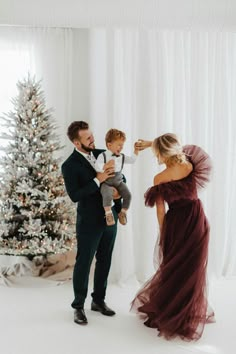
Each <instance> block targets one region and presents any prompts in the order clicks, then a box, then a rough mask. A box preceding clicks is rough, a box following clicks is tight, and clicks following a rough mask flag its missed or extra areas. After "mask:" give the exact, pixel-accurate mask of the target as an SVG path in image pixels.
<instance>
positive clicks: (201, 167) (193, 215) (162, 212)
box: [132, 134, 214, 340]
mask: <svg viewBox="0 0 236 354" xmlns="http://www.w3.org/2000/svg"><path fill="white" fill-rule="evenodd" d="M152 148H153V151H154V153H155V155H156V156H157V159H158V162H159V164H162V163H164V164H165V165H166V168H165V169H164V171H162V172H161V173H158V174H157V175H156V176H155V177H154V186H153V187H151V188H150V189H149V190H148V191H147V192H146V194H145V204H146V205H147V206H151V207H152V206H154V205H156V210H157V219H158V223H159V227H160V240H159V257H160V258H159V261H160V264H159V268H158V270H157V272H156V274H155V275H154V276H153V277H152V278H151V279H150V280H149V281H148V282H147V283H146V284H145V285H144V287H143V288H142V289H141V290H140V291H139V292H138V294H137V295H136V297H135V299H134V300H133V302H132V308H134V309H135V310H136V311H137V312H138V313H144V314H145V317H146V321H145V325H146V326H148V327H152V328H157V329H158V331H159V335H160V336H164V337H165V338H166V339H171V338H173V337H176V336H179V337H181V338H182V339H185V340H197V339H199V338H200V337H201V335H202V332H203V329H204V325H205V323H207V322H213V320H214V313H213V312H212V311H210V312H208V303H207V294H206V267H207V256H208V241H209V224H208V221H207V219H206V216H205V214H204V210H203V206H202V203H201V201H200V200H199V199H198V195H197V189H198V188H202V187H204V186H205V184H206V182H207V181H208V179H209V174H210V170H211V163H210V158H209V156H208V155H207V154H206V153H205V152H204V151H203V150H202V149H201V148H200V147H198V146H193V145H188V146H185V147H182V146H181V144H180V142H179V140H178V138H177V136H176V135H174V134H164V135H162V136H160V137H158V138H156V139H155V140H154V141H153V143H152ZM166 203H167V205H168V211H167V212H166V209H165V205H166Z"/></svg>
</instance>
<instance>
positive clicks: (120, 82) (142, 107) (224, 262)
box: [90, 29, 236, 280]
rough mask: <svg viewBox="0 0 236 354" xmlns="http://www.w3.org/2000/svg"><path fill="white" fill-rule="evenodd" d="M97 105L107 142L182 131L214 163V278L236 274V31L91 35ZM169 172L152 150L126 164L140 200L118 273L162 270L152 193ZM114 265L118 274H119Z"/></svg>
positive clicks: (125, 231) (122, 235)
mask: <svg viewBox="0 0 236 354" xmlns="http://www.w3.org/2000/svg"><path fill="white" fill-rule="evenodd" d="M90 46H91V47H90V48H91V49H90V53H91V55H90V58H91V59H90V70H91V71H90V72H91V74H90V88H91V92H90V97H91V101H90V109H91V114H90V116H91V120H92V123H93V127H94V131H95V133H96V137H97V142H99V144H98V145H99V146H101V145H102V144H103V140H104V134H105V132H106V130H107V129H109V128H111V127H116V128H119V129H122V130H124V131H125V132H126V133H127V137H128V139H127V143H126V146H125V152H127V153H129V152H131V151H132V144H133V142H134V141H135V140H136V139H138V138H143V139H153V138H155V137H156V136H158V135H160V134H162V133H165V132H175V133H177V134H178V135H179V136H180V138H181V140H182V142H183V143H186V144H189V143H190V144H191V143H193V144H198V145H200V146H202V147H203V148H204V149H205V150H206V151H207V152H208V153H209V154H210V155H211V156H212V159H213V164H214V173H213V178H212V183H211V185H210V186H209V187H208V189H207V190H206V191H205V192H203V193H202V194H201V195H200V197H201V199H202V200H203V202H204V205H205V210H206V214H207V216H208V218H209V221H210V224H211V241H210V257H209V275H210V276H211V275H213V274H216V275H228V276H229V275H236V262H235V259H236V239H235V233H236V218H235V215H234V208H235V203H236V190H235V177H236V168H235V162H236V144H235V130H236V120H235V113H236V101H235V93H236V92H235V90H236V72H235V70H236V69H235V68H236V34H235V33H226V32H205V31H203V32H200V31H198V32H193V31H192V32H190V31H157V30H154V29H152V30H148V29H143V30H133V29H122V30H121V29H115V30H113V29H107V30H105V29H95V30H91V31H90ZM158 171H159V167H158V166H157V163H156V160H155V159H154V157H153V156H152V153H151V151H145V152H143V153H141V154H140V157H139V159H138V161H137V162H136V165H135V166H134V167H129V168H126V170H125V175H126V176H127V183H128V186H129V187H130V188H131V190H132V194H133V201H132V206H131V210H130V212H129V216H128V217H129V222H128V225H127V226H126V227H125V228H121V227H120V232H119V237H118V239H117V244H116V250H115V254H114V263H113V265H114V268H115V269H116V271H117V272H118V279H120V278H123V277H124V278H125V277H128V276H129V275H131V274H132V273H133V272H134V273H135V274H136V275H137V276H138V278H139V279H140V280H143V279H146V278H147V277H148V276H149V275H150V274H152V272H153V266H152V253H153V247H154V243H155V239H156V236H157V233H158V228H157V222H156V218H155V211H154V210H152V209H147V208H145V207H144V203H143V194H144V192H145V191H146V189H147V188H148V187H149V186H151V185H152V181H153V176H154V175H155V174H156V173H157V172H158ZM115 269H114V270H115Z"/></svg>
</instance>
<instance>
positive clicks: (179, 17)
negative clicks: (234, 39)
mask: <svg viewBox="0 0 236 354" xmlns="http://www.w3.org/2000/svg"><path fill="white" fill-rule="evenodd" d="M0 23H1V24H7V25H26V26H46V27H74V28H75V27H77V28H79V27H80V28H81V27H94V26H127V25H128V26H156V27H158V28H171V29H173V28H181V29H183V28H184V29H194V28H198V29H202V28H208V29H218V30H219V31H222V30H226V29H228V30H235V28H236V1H235V0H119V1H118V0H40V1H38V0H37V1H36V0H0Z"/></svg>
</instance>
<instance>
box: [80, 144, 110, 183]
mask: <svg viewBox="0 0 236 354" xmlns="http://www.w3.org/2000/svg"><path fill="white" fill-rule="evenodd" d="M75 150H76V151H77V152H78V153H79V154H81V155H82V156H83V157H84V158H85V159H86V160H88V162H89V163H90V165H91V166H92V167H93V168H94V169H95V162H96V159H95V157H94V155H93V153H92V152H90V153H86V152H82V151H79V150H78V149H76V148H75ZM102 172H103V171H102ZM93 180H94V182H95V183H96V184H97V186H98V187H100V182H99V180H98V179H97V177H95V178H94V179H93Z"/></svg>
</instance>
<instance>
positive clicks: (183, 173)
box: [154, 162, 193, 186]
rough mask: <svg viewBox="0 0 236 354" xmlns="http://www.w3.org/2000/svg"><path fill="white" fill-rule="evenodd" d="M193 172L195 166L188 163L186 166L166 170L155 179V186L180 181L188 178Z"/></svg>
mask: <svg viewBox="0 0 236 354" xmlns="http://www.w3.org/2000/svg"><path fill="white" fill-rule="evenodd" d="M192 170H193V165H192V164H191V163H190V162H187V163H186V164H184V165H177V166H174V167H170V168H166V169H165V170H164V171H162V172H160V173H158V174H157V175H156V176H155V177H154V185H155V186H156V185H158V184H161V183H168V182H172V181H178V180H181V179H183V178H185V177H187V176H188V175H189V174H190V173H191V172H192Z"/></svg>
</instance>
